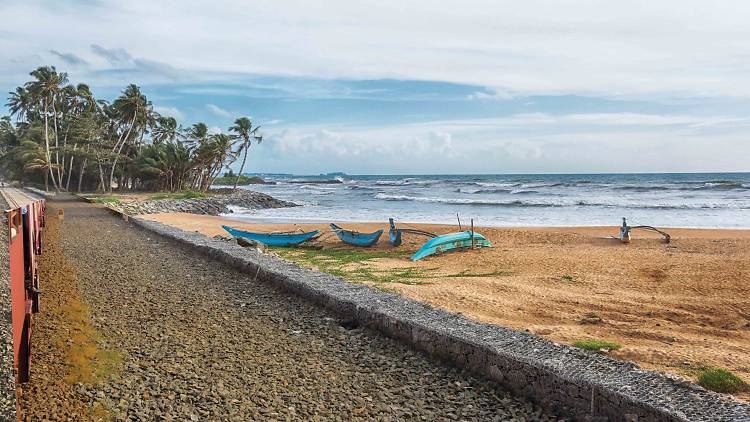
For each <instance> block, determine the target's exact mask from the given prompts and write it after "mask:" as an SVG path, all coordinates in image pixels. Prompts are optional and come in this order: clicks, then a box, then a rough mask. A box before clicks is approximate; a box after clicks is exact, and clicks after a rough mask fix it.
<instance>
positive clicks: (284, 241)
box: [221, 226, 320, 246]
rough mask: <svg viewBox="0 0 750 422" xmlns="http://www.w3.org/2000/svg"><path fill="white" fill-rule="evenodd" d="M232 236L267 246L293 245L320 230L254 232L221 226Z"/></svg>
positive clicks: (307, 238)
mask: <svg viewBox="0 0 750 422" xmlns="http://www.w3.org/2000/svg"><path fill="white" fill-rule="evenodd" d="M221 227H222V228H223V229H224V230H226V231H227V232H228V233H229V234H231V235H232V236H234V237H242V238H245V239H250V240H255V241H258V242H261V243H264V244H266V245H268V246H294V245H299V244H300V243H303V242H306V241H308V240H310V239H312V238H313V237H315V236H316V235H317V234H318V233H320V230H313V231H311V232H305V233H256V232H247V231H244V230H238V229H234V228H232V227H229V226H221Z"/></svg>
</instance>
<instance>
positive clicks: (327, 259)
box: [143, 213, 750, 399]
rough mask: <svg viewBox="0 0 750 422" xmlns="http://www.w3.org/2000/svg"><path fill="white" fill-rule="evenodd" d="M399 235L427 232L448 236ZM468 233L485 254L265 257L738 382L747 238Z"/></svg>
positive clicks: (746, 366)
mask: <svg viewBox="0 0 750 422" xmlns="http://www.w3.org/2000/svg"><path fill="white" fill-rule="evenodd" d="M143 217H144V218H147V219H150V220H154V221H160V222H162V223H166V224H169V225H172V226H175V227H178V228H181V229H184V230H190V231H198V232H201V233H203V234H205V235H207V236H214V235H217V234H221V235H225V234H226V233H225V232H224V231H223V230H222V229H221V224H228V225H231V226H234V227H239V228H244V229H248V230H255V231H275V230H296V229H311V228H319V229H322V230H324V231H325V230H327V226H326V225H324V224H248V223H242V222H238V221H235V220H231V219H227V218H223V217H213V216H200V215H192V214H182V213H165V214H152V215H147V216H143ZM343 225H344V226H345V227H347V228H353V229H357V230H360V231H364V232H367V231H374V230H376V229H378V228H384V229H386V224H383V223H357V224H352V223H348V224H346V223H345V224H343ZM408 226H412V227H419V228H421V229H424V230H430V231H433V232H435V233H447V232H451V231H456V229H457V227H455V226H438V225H417V224H409V225H408ZM404 227H406V225H405V226H404ZM477 231H479V232H481V233H482V234H484V235H485V236H486V237H487V238H488V239H489V240H491V241H492V242H493V244H494V247H493V248H491V249H483V250H474V251H467V252H463V253H451V254H445V255H442V256H433V257H429V258H427V259H424V260H421V261H418V262H411V261H410V260H409V259H408V256H409V254H410V253H412V252H414V251H415V250H417V249H418V248H419V246H420V245H421V244H422V243H423V242H424V241H425V238H422V237H418V236H405V242H404V245H402V246H401V247H399V248H394V247H392V246H391V245H390V244H389V243H388V239H387V233H386V235H384V236H383V237H382V238H381V239H380V242H379V243H378V244H377V246H376V247H374V248H369V249H358V250H357V251H356V252H354V251H353V252H352V253H356V254H357V255H355V259H350V260H348V261H346V262H345V263H343V264H341V265H340V266H337V265H336V263H335V262H333V261H331V255H330V253H329V252H333V251H335V252H336V253H341V251H351V250H353V249H354V248H349V247H347V246H344V245H343V244H342V243H341V242H340V241H339V240H338V238H336V236H335V235H334V234H333V233H330V232H328V233H326V234H324V235H323V236H322V237H321V238H319V239H318V241H317V244H318V245H319V246H320V247H322V249H320V250H315V249H286V250H280V249H275V250H274V253H277V254H278V255H280V256H282V257H283V258H285V259H290V260H292V261H296V262H298V263H300V264H302V265H305V266H308V267H312V268H317V269H321V270H324V271H329V272H331V271H335V272H337V273H338V274H341V275H344V277H345V278H348V279H351V280H352V281H354V282H363V283H367V284H370V285H374V286H375V287H378V288H383V289H387V290H390V291H394V292H398V293H399V294H402V295H405V296H408V297H410V298H413V299H417V300H421V301H425V302H428V303H430V304H432V305H435V306H438V307H441V308H444V309H447V310H450V311H453V312H460V313H462V314H464V315H466V316H468V317H471V318H474V319H477V320H480V321H484V322H489V323H494V324H499V325H503V326H507V327H512V328H516V329H522V330H529V331H531V332H533V333H536V334H538V335H541V336H544V337H545V338H548V339H550V340H553V341H556V342H560V343H565V344H571V343H573V342H574V341H577V340H586V339H601V340H609V341H614V342H617V343H619V344H621V345H622V348H621V349H620V350H617V351H613V352H610V353H611V355H612V356H614V357H617V358H620V359H625V360H629V361H633V362H636V363H638V364H639V365H641V366H643V367H645V368H650V369H659V370H663V371H666V372H671V373H673V374H677V375H680V376H683V377H686V378H690V379H692V378H693V377H694V375H695V372H696V371H697V370H698V369H699V368H702V367H707V366H709V367H723V368H727V369H730V370H732V371H733V372H735V373H736V374H738V375H739V376H741V377H742V378H743V379H745V380H747V381H750V311H748V309H747V297H748V296H747V295H748V289H749V287H748V280H750V230H706V229H669V230H668V232H669V233H670V234H671V235H672V242H671V243H670V244H664V243H662V242H661V241H660V238H659V236H658V235H656V234H652V233H648V232H636V233H634V237H633V241H632V243H631V244H629V245H624V244H621V243H620V242H619V241H618V240H615V239H612V238H611V236H613V235H616V234H617V233H618V230H617V227H569V228H478V229H477ZM368 256H372V258H368ZM358 257H359V258H358ZM363 274H364V275H367V276H366V277H362V275H363ZM739 397H740V398H744V399H748V398H750V396H748V394H746V393H745V394H741V395H740V396H739Z"/></svg>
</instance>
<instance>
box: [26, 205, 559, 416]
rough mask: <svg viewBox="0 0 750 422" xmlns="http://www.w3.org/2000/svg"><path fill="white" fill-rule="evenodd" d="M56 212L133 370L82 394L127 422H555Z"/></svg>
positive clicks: (356, 332)
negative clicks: (131, 420)
mask: <svg viewBox="0 0 750 422" xmlns="http://www.w3.org/2000/svg"><path fill="white" fill-rule="evenodd" d="M54 205H55V206H63V207H64V208H65V220H64V222H63V223H62V231H61V238H60V243H61V245H62V249H63V250H64V253H65V257H66V258H67V260H68V261H69V262H70V264H71V266H72V267H73V270H74V272H75V274H76V275H77V279H78V285H79V288H80V293H81V297H82V298H84V301H85V302H86V303H87V304H88V305H90V306H91V318H92V320H93V322H94V325H95V327H96V328H97V330H98V332H99V333H101V335H102V336H103V337H102V338H100V339H98V341H96V342H95V343H96V346H97V350H100V352H97V353H95V356H99V355H102V354H103V356H104V357H109V359H108V360H106V362H110V363H111V362H116V361H117V359H116V357H120V358H121V361H122V364H121V365H120V366H119V367H117V368H115V366H113V365H109V366H108V365H95V368H99V369H97V370H96V371H95V375H96V376H97V377H99V378H98V381H94V382H84V383H83V384H81V385H82V387H77V388H78V391H82V393H81V394H83V395H84V396H85V397H87V398H88V402H89V405H96V406H97V409H99V410H101V409H106V410H107V412H108V414H109V415H111V416H113V417H114V418H116V419H125V418H127V417H130V418H139V419H149V420H151V419H159V418H161V419H163V420H238V421H239V420H508V419H511V418H514V417H515V418H525V420H555V419H554V418H551V417H549V416H546V415H542V413H541V412H540V411H539V409H537V408H535V407H533V406H531V405H529V404H527V403H524V402H521V401H518V400H516V399H514V398H511V397H509V396H508V395H507V394H506V393H505V392H503V391H502V390H500V389H498V388H497V387H496V386H495V385H493V384H492V383H489V382H487V381H485V380H481V379H477V378H475V377H473V376H471V375H470V374H466V373H464V372H462V371H459V370H456V369H452V368H448V367H445V366H443V365H439V364H437V363H435V362H434V361H431V360H430V359H428V358H426V357H425V356H423V355H421V354H419V353H416V352H414V351H412V350H410V349H408V348H406V347H404V346H402V345H400V344H398V343H396V342H394V341H392V340H390V339H387V338H384V337H382V336H380V335H378V334H377V333H374V332H372V331H369V330H364V329H361V328H354V329H351V328H352V327H348V328H343V327H342V326H341V325H340V323H339V321H337V320H336V319H335V317H334V315H331V314H329V313H328V312H326V311H323V310H321V309H318V308H315V307H313V306H311V305H309V304H307V303H305V302H304V301H302V300H299V299H297V298H295V297H290V296H288V295H285V294H283V293H281V292H278V291H276V290H274V289H272V288H269V287H268V286H265V285H263V284H259V283H253V282H251V281H250V280H249V279H248V277H247V276H246V275H244V274H241V273H239V272H236V271H234V270H231V269H229V268H227V267H225V266H223V265H221V264H219V263H216V262H211V261H206V260H204V259H203V258H201V257H199V256H197V255H195V254H193V253H190V252H186V251H183V250H181V249H179V248H178V247H176V246H174V245H172V244H170V243H167V242H165V241H163V240H162V239H157V238H155V237H154V236H153V235H152V234H150V233H148V232H145V231H142V230H140V229H136V228H134V227H130V226H129V225H128V224H127V223H125V222H123V221H122V220H119V219H117V218H115V217H114V216H112V215H111V214H109V213H108V212H107V211H105V210H103V209H101V208H98V207H95V206H92V205H89V204H84V203H81V202H73V201H70V202H62V203H61V202H57V203H55V204H54ZM50 231H51V230H50ZM48 244H49V242H48ZM61 270H63V272H66V273H72V271H66V269H65V268H64V267H61ZM71 284H74V283H73V282H72V281H71ZM70 294H71V295H72V294H74V293H73V292H72V290H71V293H70ZM48 300H49V299H48ZM57 357H58V358H59V356H57ZM40 359H41V358H40ZM94 360H96V358H94ZM101 366H104V370H100V369H101V368H100V367H101ZM60 388H61V390H65V391H68V392H70V388H69V387H67V386H61V387H60ZM77 420H80V419H77Z"/></svg>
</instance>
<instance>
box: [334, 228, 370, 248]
mask: <svg viewBox="0 0 750 422" xmlns="http://www.w3.org/2000/svg"><path fill="white" fill-rule="evenodd" d="M331 230H333V232H334V233H336V236H338V237H339V239H341V241H342V242H344V243H348V244H350V245H354V246H365V247H367V246H372V245H374V244H376V243H378V239H380V235H382V234H383V229H380V230H378V231H376V232H372V233H360V232H357V231H354V230H346V229H343V228H341V227H339V226H337V225H335V224H333V223H331Z"/></svg>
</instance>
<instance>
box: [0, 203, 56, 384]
mask: <svg viewBox="0 0 750 422" xmlns="http://www.w3.org/2000/svg"><path fill="white" fill-rule="evenodd" d="M4 196H5V197H6V199H7V200H8V201H7V202H8V203H9V205H10V206H11V207H13V208H10V209H8V210H6V211H5V212H6V215H7V217H8V227H7V230H8V250H9V252H10V296H11V313H12V315H11V320H12V325H13V353H14V354H13V357H14V362H15V367H16V381H17V382H19V383H20V382H26V381H28V380H29V375H30V368H31V325H32V324H31V323H32V314H33V313H36V312H39V273H38V270H37V262H36V256H37V255H40V254H41V253H42V228H43V227H44V213H45V211H46V204H45V201H44V200H43V199H41V200H32V199H30V198H28V197H27V196H25V195H24V196H23V197H21V198H19V196H18V195H14V196H10V195H7V194H6V195H4ZM26 198H28V199H26ZM19 199H20V201H19ZM23 202H25V203H23Z"/></svg>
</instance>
